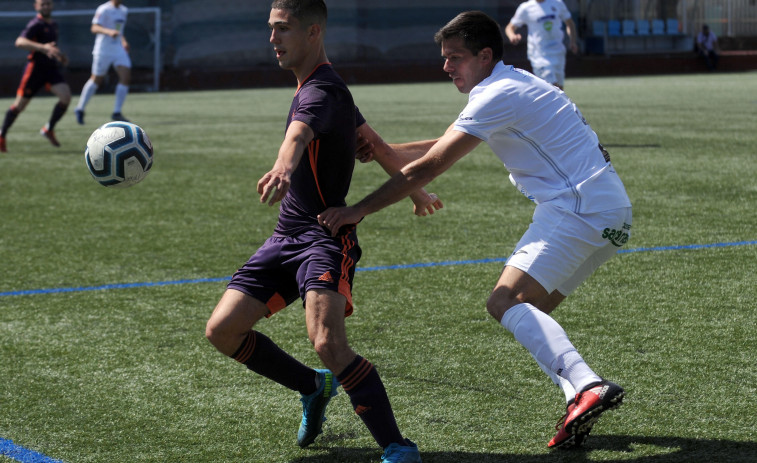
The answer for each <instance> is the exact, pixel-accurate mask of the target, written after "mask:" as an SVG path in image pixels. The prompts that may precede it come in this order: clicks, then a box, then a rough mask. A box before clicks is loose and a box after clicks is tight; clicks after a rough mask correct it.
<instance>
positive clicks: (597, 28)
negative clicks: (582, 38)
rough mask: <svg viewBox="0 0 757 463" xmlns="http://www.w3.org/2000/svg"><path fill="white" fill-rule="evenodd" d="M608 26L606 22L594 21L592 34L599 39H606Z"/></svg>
mask: <svg viewBox="0 0 757 463" xmlns="http://www.w3.org/2000/svg"><path fill="white" fill-rule="evenodd" d="M605 27H606V24H605V22H604V21H592V23H591V32H592V35H595V36H597V37H604V35H605Z"/></svg>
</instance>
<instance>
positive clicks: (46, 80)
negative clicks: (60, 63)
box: [16, 61, 65, 98]
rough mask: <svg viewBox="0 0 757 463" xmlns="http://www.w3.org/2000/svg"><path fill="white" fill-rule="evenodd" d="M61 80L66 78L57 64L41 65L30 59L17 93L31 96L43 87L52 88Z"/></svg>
mask: <svg viewBox="0 0 757 463" xmlns="http://www.w3.org/2000/svg"><path fill="white" fill-rule="evenodd" d="M61 82H65V80H64V79H63V75H62V74H61V72H60V70H59V69H58V67H57V66H50V65H40V64H38V63H36V62H34V61H28V62H27V63H26V67H25V68H24V75H23V76H22V77H21V83H20V84H19V86H18V90H16V95H18V96H21V97H24V98H31V97H33V96H34V95H35V94H36V93H37V92H38V91H39V90H40V89H41V88H42V87H45V88H46V89H47V90H50V87H52V86H53V85H55V84H59V83H61Z"/></svg>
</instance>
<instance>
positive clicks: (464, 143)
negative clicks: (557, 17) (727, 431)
mask: <svg viewBox="0 0 757 463" xmlns="http://www.w3.org/2000/svg"><path fill="white" fill-rule="evenodd" d="M434 39H435V40H436V43H437V44H438V45H440V46H441V51H442V56H443V57H444V59H445V61H444V67H443V69H444V71H445V72H446V73H447V74H448V75H449V76H450V78H451V79H452V82H453V84H454V85H455V86H456V87H457V89H458V90H459V91H460V92H461V93H466V94H469V100H468V105H467V106H466V107H465V108H464V109H463V110H462V112H461V113H460V115H459V117H458V118H457V120H456V121H455V122H453V123H452V125H450V127H449V128H448V129H447V131H446V132H445V134H444V135H443V136H441V137H440V138H438V139H435V140H421V141H416V142H409V143H403V144H398V145H395V144H391V145H389V147H390V148H391V149H394V150H395V151H402V152H404V156H406V157H408V158H411V157H415V158H416V160H415V161H414V162H411V163H410V164H407V165H406V166H405V167H403V168H402V170H401V172H400V173H398V174H395V175H394V176H392V178H391V179H390V180H389V181H388V182H386V183H384V185H382V186H381V187H380V188H379V189H377V190H375V191H374V192H373V193H371V194H369V195H368V196H366V197H365V198H363V199H362V200H361V201H359V202H357V203H356V204H355V205H353V206H350V207H338V208H329V209H327V210H325V211H324V212H322V213H321V214H320V215H319V216H318V220H319V222H320V223H321V225H323V226H325V227H328V228H330V229H331V230H332V233H334V232H335V231H336V230H339V229H340V228H341V227H343V226H347V225H350V224H356V223H358V222H359V221H361V220H362V219H363V217H365V216H366V215H368V214H371V213H374V212H376V211H378V210H380V209H382V208H384V207H386V206H388V205H390V204H393V203H394V202H396V201H398V200H400V199H402V198H403V197H405V196H407V194H408V193H410V192H412V191H415V190H417V189H418V188H421V187H423V186H424V185H425V184H427V183H429V182H431V181H432V180H434V179H435V178H436V177H437V176H439V175H441V174H442V173H443V172H445V171H446V170H447V169H449V168H450V167H451V166H452V165H453V164H454V163H455V162H456V161H458V160H459V159H461V158H462V157H464V156H465V155H467V154H468V153H470V152H472V151H473V150H474V149H475V148H476V147H477V146H479V145H480V144H481V143H482V142H485V143H486V144H488V145H489V147H490V148H491V150H492V151H493V152H494V154H495V155H497V157H498V158H499V159H500V161H502V163H503V164H504V166H505V167H506V168H507V170H509V171H510V173H511V174H512V176H513V179H514V180H515V182H514V183H516V184H520V185H522V186H523V187H524V189H522V190H521V191H522V192H523V193H524V194H526V195H527V196H533V200H534V202H535V203H536V209H535V210H534V214H533V221H532V223H531V224H530V226H529V227H528V229H527V230H526V231H525V233H524V234H523V236H522V237H521V239H520V241H519V242H518V244H517V245H516V246H515V249H514V251H513V252H512V254H511V255H510V257H509V258H508V260H507V262H506V263H505V268H504V269H503V270H502V273H501V274H500V276H499V279H498V280H497V283H496V285H495V287H494V289H493V290H492V292H491V295H490V296H489V299H488V300H487V302H486V309H487V311H488V312H489V314H490V315H491V316H492V317H494V319H496V320H497V321H498V322H499V323H500V324H501V325H502V326H503V327H504V328H506V329H507V330H508V331H510V332H511V333H512V334H513V336H514V337H515V339H516V341H518V342H519V343H520V344H521V345H523V346H524V347H525V348H526V349H527V350H528V351H529V353H531V355H532V356H533V357H534V359H536V361H537V363H538V364H539V366H540V367H541V368H542V369H543V370H544V372H545V373H547V374H548V375H549V376H550V378H551V379H552V380H553V381H554V382H555V383H556V384H558V385H559V386H560V387H561V388H562V390H563V393H564V394H565V398H566V414H565V416H564V417H563V418H562V419H561V420H560V422H559V425H558V432H557V434H556V435H555V436H554V437H553V438H552V439H551V440H550V441H549V443H548V446H549V447H562V448H568V447H572V446H576V445H581V444H583V442H584V441H585V440H586V438H587V436H588V434H589V432H590V431H591V429H592V426H594V423H595V422H596V421H597V420H598V419H599V417H600V415H601V414H602V413H604V412H605V411H607V410H610V409H613V408H615V407H617V406H618V405H620V403H621V401H622V399H623V397H624V395H625V391H624V390H623V388H622V387H620V386H619V385H617V384H615V383H612V382H610V381H607V380H605V379H603V378H602V377H600V376H599V375H597V373H595V372H594V370H592V369H591V368H590V367H589V366H588V365H587V363H586V362H585V361H584V359H583V357H582V356H581V355H580V354H579V353H578V350H577V349H576V348H575V347H574V346H573V344H572V343H571V341H570V340H569V339H568V335H567V333H566V332H565V330H564V329H563V328H562V327H561V326H560V325H559V324H558V323H557V321H556V320H555V319H553V318H552V317H551V316H550V315H549V313H551V312H552V311H553V310H554V309H555V308H557V306H558V305H560V303H561V302H562V301H563V300H564V299H565V298H566V297H567V296H568V295H570V294H571V293H572V292H573V291H574V290H575V289H576V288H577V287H578V286H579V285H580V284H581V283H582V282H583V281H584V280H586V279H587V278H588V277H589V276H590V275H591V274H592V273H593V272H594V271H595V270H596V269H597V268H598V267H599V266H600V265H602V264H603V263H604V262H606V261H607V260H609V259H610V258H612V257H613V256H615V255H616V254H617V252H618V248H619V247H621V246H623V245H625V243H626V242H627V241H628V239H629V237H630V233H631V202H630V200H629V198H628V195H627V194H626V190H625V187H624V186H623V183H622V182H621V180H620V177H619V176H618V174H617V173H616V172H615V169H614V168H613V165H612V163H611V162H610V155H609V154H608V153H607V151H606V150H605V149H604V148H602V145H600V144H599V139H598V137H597V134H596V133H594V131H593V130H592V129H591V127H590V126H589V124H588V123H587V122H586V120H585V119H584V118H583V116H582V115H581V112H580V111H579V110H578V108H577V107H576V106H575V105H574V104H573V103H572V102H571V101H570V99H569V98H568V97H567V95H565V93H563V92H562V91H561V90H559V89H557V88H556V87H554V86H553V85H550V84H548V83H547V82H545V81H544V80H542V79H540V78H538V77H536V76H534V75H533V74H531V73H528V72H525V71H523V70H521V69H516V68H514V67H513V66H506V65H505V64H504V63H503V62H502V55H503V48H504V47H503V38H502V31H501V30H500V26H499V24H497V22H496V21H495V20H494V19H492V18H490V17H489V16H487V15H486V14H485V13H482V12H480V11H468V12H464V13H461V14H459V15H458V16H457V17H455V18H454V19H453V20H452V21H450V22H449V23H448V24H447V25H446V26H444V27H443V28H442V29H441V30H439V32H437V33H436V35H435V37H434ZM377 149H378V148H377ZM382 149H383V148H382ZM482 188H483V187H482ZM525 190H527V192H526V191H525Z"/></svg>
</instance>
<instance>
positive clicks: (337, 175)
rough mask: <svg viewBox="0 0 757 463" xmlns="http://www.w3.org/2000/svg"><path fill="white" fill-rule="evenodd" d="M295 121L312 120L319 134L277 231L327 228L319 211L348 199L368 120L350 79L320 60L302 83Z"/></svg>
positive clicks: (297, 174)
mask: <svg viewBox="0 0 757 463" xmlns="http://www.w3.org/2000/svg"><path fill="white" fill-rule="evenodd" d="M292 121H300V122H302V123H304V124H307V125H308V127H310V129H311V130H312V131H313V133H314V134H315V136H314V138H313V140H312V141H311V142H310V143H309V144H308V146H307V149H306V151H305V152H304V153H303V155H302V157H301V159H300V163H299V165H298V166H297V168H296V169H295V170H294V172H293V173H292V179H291V185H290V187H289V191H288V192H287V194H286V196H285V197H284V199H283V200H282V201H281V206H280V208H279V222H278V224H277V225H276V229H275V231H274V233H275V234H279V235H286V236H293V235H296V234H299V233H302V232H304V231H306V230H312V229H318V230H323V228H322V227H321V226H320V225H319V224H318V214H319V213H321V212H323V211H324V210H326V209H327V208H329V207H338V206H345V205H346V204H347V203H346V202H345V197H346V196H347V191H348V190H349V187H350V181H351V180H352V171H353V169H354V167H355V146H356V135H355V129H356V128H357V127H359V126H361V125H362V124H363V123H365V119H364V118H363V116H362V115H361V114H360V112H359V111H358V110H357V108H356V107H355V103H354V101H353V99H352V94H350V91H349V89H347V85H346V84H345V83H344V81H343V80H342V78H341V77H340V76H339V75H338V74H337V73H336V71H334V68H333V67H332V66H331V64H330V63H324V64H321V65H320V66H318V67H317V68H316V69H315V70H314V71H313V73H312V74H311V75H310V76H309V77H308V78H307V79H306V80H305V82H304V83H303V84H302V85H301V86H300V88H298V89H297V93H296V94H295V96H294V100H293V101H292V107H291V109H290V111H289V117H288V119H287V129H288V128H289V125H290V124H291V123H292Z"/></svg>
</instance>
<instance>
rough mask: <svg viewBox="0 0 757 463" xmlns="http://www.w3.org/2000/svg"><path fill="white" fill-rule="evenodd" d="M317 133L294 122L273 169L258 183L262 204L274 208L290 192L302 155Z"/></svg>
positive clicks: (302, 124) (287, 132) (305, 125)
mask: <svg viewBox="0 0 757 463" xmlns="http://www.w3.org/2000/svg"><path fill="white" fill-rule="evenodd" d="M313 138H315V133H313V130H312V129H311V128H310V126H308V125H307V124H305V123H304V122H300V121H293V122H292V123H291V124H289V128H288V129H287V131H286V135H284V141H283V142H282V143H281V147H280V148H279V156H278V157H277V158H276V163H275V164H274V165H273V168H272V169H271V170H270V171H268V173H266V174H265V175H263V177H261V178H260V180H259V181H258V194H260V202H261V203H265V202H268V205H269V206H273V205H274V204H275V203H276V202H278V201H281V200H282V199H284V196H286V194H287V191H289V186H290V185H291V179H292V172H294V169H295V168H296V167H297V164H299V163H300V158H301V157H302V153H304V152H305V149H306V148H307V146H308V143H310V142H311V141H312V140H313Z"/></svg>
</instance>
